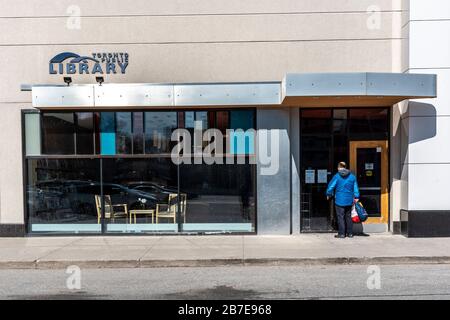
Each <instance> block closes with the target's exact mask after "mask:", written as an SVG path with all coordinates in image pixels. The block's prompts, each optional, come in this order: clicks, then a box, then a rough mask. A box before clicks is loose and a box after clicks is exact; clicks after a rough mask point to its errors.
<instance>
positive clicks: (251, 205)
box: [180, 164, 255, 232]
mask: <svg viewBox="0 0 450 320" xmlns="http://www.w3.org/2000/svg"><path fill="white" fill-rule="evenodd" d="M180 175H181V176H180V180H181V186H180V189H181V193H182V194H185V195H186V199H187V200H186V210H185V213H184V212H183V214H184V216H183V220H184V219H185V221H184V224H183V231H190V232H201V231H203V232H214V231H216V232H252V231H254V227H255V189H254V183H255V165H250V164H242V165H240V164H235V165H218V164H216V165H206V164H202V165H194V164H192V165H187V164H184V165H181V167H180Z"/></svg>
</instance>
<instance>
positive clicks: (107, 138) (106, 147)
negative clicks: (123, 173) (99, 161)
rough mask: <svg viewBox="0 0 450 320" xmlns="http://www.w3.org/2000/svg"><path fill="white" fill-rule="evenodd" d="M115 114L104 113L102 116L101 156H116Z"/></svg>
mask: <svg viewBox="0 0 450 320" xmlns="http://www.w3.org/2000/svg"><path fill="white" fill-rule="evenodd" d="M115 129H116V126H115V119H114V112H102V113H101V115H100V154H101V155H105V156H111V155H115V154H116V132H115Z"/></svg>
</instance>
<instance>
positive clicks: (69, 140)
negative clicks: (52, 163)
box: [42, 112, 75, 155]
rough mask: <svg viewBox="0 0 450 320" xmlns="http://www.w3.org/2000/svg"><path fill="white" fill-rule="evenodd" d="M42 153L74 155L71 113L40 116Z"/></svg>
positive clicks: (72, 118) (72, 117)
mask: <svg viewBox="0 0 450 320" xmlns="http://www.w3.org/2000/svg"><path fill="white" fill-rule="evenodd" d="M42 153H43V154H55V155H56V154H74V153H75V141H74V115H73V113H72V112H65V113H43V114H42Z"/></svg>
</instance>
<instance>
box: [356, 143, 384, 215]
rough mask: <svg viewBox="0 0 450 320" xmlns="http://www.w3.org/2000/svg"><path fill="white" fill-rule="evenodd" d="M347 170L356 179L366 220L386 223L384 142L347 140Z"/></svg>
mask: <svg viewBox="0 0 450 320" xmlns="http://www.w3.org/2000/svg"><path fill="white" fill-rule="evenodd" d="M350 169H351V170H352V172H353V173H354V174H355V175H356V178H357V179H358V184H359V188H360V193H361V197H360V200H361V202H362V204H363V205H364V207H365V208H366V210H367V213H368V214H369V219H368V221H367V223H388V219H389V191H388V178H389V177H388V142H387V141H351V142H350Z"/></svg>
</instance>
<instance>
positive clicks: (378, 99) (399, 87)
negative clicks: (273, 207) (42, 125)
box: [22, 73, 436, 109]
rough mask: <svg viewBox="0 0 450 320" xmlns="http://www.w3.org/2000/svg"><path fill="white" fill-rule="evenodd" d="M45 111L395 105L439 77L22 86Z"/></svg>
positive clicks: (422, 92)
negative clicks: (69, 109)
mask: <svg viewBox="0 0 450 320" xmlns="http://www.w3.org/2000/svg"><path fill="white" fill-rule="evenodd" d="M22 90H23V91H30V90H31V91H32V96H33V106H34V107H36V108H40V109H46V108H60V107H63V108H111V107H122V108H123V107H144V108H145V107H149V108H155V107H190V106H195V107H199V106H205V107H206V106H209V107H213V106H256V105H257V106H302V107H320V106H352V105H355V106H391V105H393V104H396V103H398V102H400V101H403V100H406V99H418V98H434V97H436V75H431V74H403V73H312V74H287V75H286V77H285V78H284V80H283V81H281V82H257V83H204V84H199V83H193V84H103V85H101V86H100V85H97V84H80V85H71V86H64V85H23V86H22Z"/></svg>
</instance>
